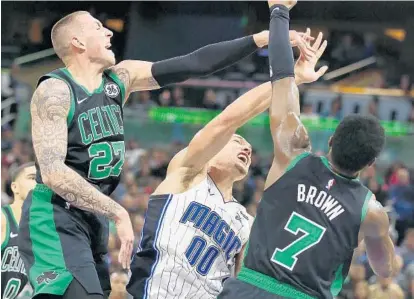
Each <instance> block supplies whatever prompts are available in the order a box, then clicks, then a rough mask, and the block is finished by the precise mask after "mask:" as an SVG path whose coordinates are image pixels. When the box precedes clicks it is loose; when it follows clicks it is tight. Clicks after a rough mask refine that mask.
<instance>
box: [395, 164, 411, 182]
mask: <svg viewBox="0 0 414 299" xmlns="http://www.w3.org/2000/svg"><path fill="white" fill-rule="evenodd" d="M397 184H398V185H402V186H406V185H409V184H410V173H409V172H408V170H407V169H406V168H400V169H398V170H397Z"/></svg>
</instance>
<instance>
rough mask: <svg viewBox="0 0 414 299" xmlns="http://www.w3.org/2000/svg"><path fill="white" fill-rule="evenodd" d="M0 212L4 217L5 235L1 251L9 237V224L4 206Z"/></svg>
mask: <svg viewBox="0 0 414 299" xmlns="http://www.w3.org/2000/svg"><path fill="white" fill-rule="evenodd" d="M1 212H2V213H3V215H4V216H5V217H6V237H5V238H4V241H3V243H1V250H2V251H3V249H4V248H6V246H7V244H8V243H9V238H10V224H9V217H8V216H7V212H6V208H5V207H2V208H1Z"/></svg>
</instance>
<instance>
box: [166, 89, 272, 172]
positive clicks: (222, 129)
mask: <svg viewBox="0 0 414 299" xmlns="http://www.w3.org/2000/svg"><path fill="white" fill-rule="evenodd" d="M270 95H271V85H270V83H269V82H267V83H263V84H261V85H259V86H257V87H256V88H253V89H251V90H250V91H248V92H246V93H245V94H243V95H242V96H240V97H239V98H238V99H237V100H235V101H234V102H233V103H231V104H230V105H229V106H228V107H227V108H226V109H225V110H224V111H223V112H221V113H220V114H219V115H217V116H216V117H215V118H214V119H213V120H211V121H210V122H209V123H208V124H207V125H206V126H205V127H204V128H203V129H201V130H200V131H199V132H198V133H197V134H196V135H195V136H194V137H193V139H192V140H191V142H190V144H189V145H188V147H187V149H186V150H184V151H183V152H182V153H181V157H179V161H173V164H174V165H172V166H171V167H169V172H170V171H173V170H174V169H171V168H178V167H180V168H182V169H184V170H185V172H186V174H187V175H190V176H191V175H194V176H195V175H196V174H197V173H199V172H200V171H201V170H202V169H204V167H205V166H206V164H207V162H208V161H210V160H211V158H213V157H214V156H215V155H216V154H217V153H218V152H219V151H220V150H221V149H222V148H223V147H224V146H225V145H226V144H227V143H228V142H229V140H230V139H231V137H232V136H233V134H234V133H235V132H236V130H237V129H238V128H240V127H241V126H242V125H244V124H245V123H246V122H247V121H248V120H250V119H251V118H253V117H255V116H257V115H259V114H260V113H262V112H263V111H265V110H266V109H267V108H268V107H269V102H270Z"/></svg>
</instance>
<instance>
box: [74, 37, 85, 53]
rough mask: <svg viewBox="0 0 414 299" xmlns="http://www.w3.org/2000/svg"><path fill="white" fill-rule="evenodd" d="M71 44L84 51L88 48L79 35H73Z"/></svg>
mask: <svg viewBox="0 0 414 299" xmlns="http://www.w3.org/2000/svg"><path fill="white" fill-rule="evenodd" d="M71 44H72V46H73V47H75V48H76V49H79V50H81V51H84V50H85V49H86V46H85V44H84V43H83V42H82V41H81V40H80V39H79V38H77V37H72V40H71Z"/></svg>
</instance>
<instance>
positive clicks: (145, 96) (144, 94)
mask: <svg viewBox="0 0 414 299" xmlns="http://www.w3.org/2000/svg"><path fill="white" fill-rule="evenodd" d="M139 100H140V102H141V103H142V104H144V103H148V102H149V101H150V100H151V94H150V92H149V91H140V92H139Z"/></svg>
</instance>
